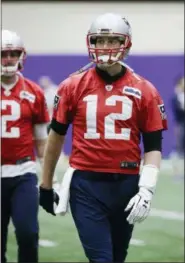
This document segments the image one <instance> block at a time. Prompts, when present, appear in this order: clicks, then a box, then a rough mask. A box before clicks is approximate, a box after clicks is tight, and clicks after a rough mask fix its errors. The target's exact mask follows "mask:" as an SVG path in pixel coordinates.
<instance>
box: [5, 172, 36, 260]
mask: <svg viewBox="0 0 185 263" xmlns="http://www.w3.org/2000/svg"><path fill="white" fill-rule="evenodd" d="M38 205H39V203H38V188H37V176H36V174H30V173H27V174H25V175H21V176H17V177H12V178H2V179H1V262H6V246H7V235H8V225H9V221H10V218H11V219H12V221H13V225H14V227H15V234H16V239H17V244H18V262H38V231H39V227H38Z"/></svg>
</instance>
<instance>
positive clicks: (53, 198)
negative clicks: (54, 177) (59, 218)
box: [39, 186, 59, 216]
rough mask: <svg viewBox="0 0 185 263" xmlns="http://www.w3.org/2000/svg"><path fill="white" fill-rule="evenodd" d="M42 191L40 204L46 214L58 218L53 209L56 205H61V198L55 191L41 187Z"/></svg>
mask: <svg viewBox="0 0 185 263" xmlns="http://www.w3.org/2000/svg"><path fill="white" fill-rule="evenodd" d="M39 191H40V197H39V203H40V205H41V206H42V208H44V210H46V212H48V213H50V214H52V215H54V216H56V214H55V212H54V208H53V204H54V203H56V204H57V205H58V203H59V196H58V194H57V193H56V192H55V191H54V190H53V189H46V188H43V187H42V186H40V187H39Z"/></svg>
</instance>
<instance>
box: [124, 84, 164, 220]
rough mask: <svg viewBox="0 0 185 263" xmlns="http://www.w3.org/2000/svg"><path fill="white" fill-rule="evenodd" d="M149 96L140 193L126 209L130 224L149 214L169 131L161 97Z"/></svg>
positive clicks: (143, 120) (144, 113)
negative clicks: (164, 137)
mask: <svg viewBox="0 0 185 263" xmlns="http://www.w3.org/2000/svg"><path fill="white" fill-rule="evenodd" d="M149 88H150V87H149ZM156 93H157V92H156ZM149 95H151V98H150V99H149V100H148V101H147V102H146V103H145V106H144V107H143V111H142V112H141V122H140V129H141V130H142V134H143V144H144V163H143V167H142V170H141V173H140V178H139V185H138V186H139V191H138V194H136V195H135V196H134V197H133V198H132V199H131V200H130V202H129V203H128V205H127V207H126V209H125V211H129V210H130V214H129V216H128V217H127V220H128V222H129V223H130V224H134V223H135V222H141V221H143V220H144V219H145V218H146V217H147V216H148V214H149V211H150V206H151V201H152V197H153V194H154V192H155V188H156V184H157V180H158V175H159V169H160V163H161V152H162V131H163V130H165V129H167V122H166V114H165V109H164V104H163V102H162V100H161V98H160V96H159V95H158V94H155V92H153V94H149ZM147 97H149V96H148V94H147Z"/></svg>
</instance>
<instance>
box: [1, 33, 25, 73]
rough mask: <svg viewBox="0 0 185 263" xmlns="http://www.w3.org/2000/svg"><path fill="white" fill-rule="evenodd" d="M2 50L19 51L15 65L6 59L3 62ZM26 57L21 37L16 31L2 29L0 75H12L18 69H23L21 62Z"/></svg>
mask: <svg viewBox="0 0 185 263" xmlns="http://www.w3.org/2000/svg"><path fill="white" fill-rule="evenodd" d="M3 51H20V56H19V59H18V61H17V62H16V64H15V65H10V64H9V63H8V60H7V59H6V58H5V60H7V65H6V63H3V65H2V60H3V56H2V54H3ZM25 58H26V50H25V47H24V44H23V42H22V40H21V38H20V37H19V36H18V35H17V33H15V32H12V31H9V30H2V40H1V75H4V76H13V75H15V74H16V73H17V72H18V71H20V70H22V69H23V63H24V60H25Z"/></svg>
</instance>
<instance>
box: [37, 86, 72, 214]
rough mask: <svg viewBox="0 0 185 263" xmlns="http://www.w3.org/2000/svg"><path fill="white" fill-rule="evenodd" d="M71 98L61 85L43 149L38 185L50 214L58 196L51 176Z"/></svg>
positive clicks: (41, 197)
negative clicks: (42, 161) (40, 179)
mask: <svg viewBox="0 0 185 263" xmlns="http://www.w3.org/2000/svg"><path fill="white" fill-rule="evenodd" d="M71 111H72V99H71V97H70V95H69V94H68V91H67V87H66V86H64V85H62V86H61V87H60V88H59V90H58V93H57V94H56V96H55V99H54V110H53V117H52V121H51V124H50V132H49V135H48V140H47V143H46V147H45V151H44V164H43V169H42V182H41V185H40V205H41V206H42V207H43V208H44V209H45V210H46V211H47V212H48V213H50V214H52V215H55V212H54V202H55V203H58V202H59V197H58V195H57V194H56V192H55V191H54V190H53V188H52V185H53V176H54V172H55V168H56V165H57V162H58V159H59V157H60V154H61V151H62V147H63V144H64V139H65V135H66V133H67V130H68V127H69V124H70V123H71V120H70V119H69V116H71Z"/></svg>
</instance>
